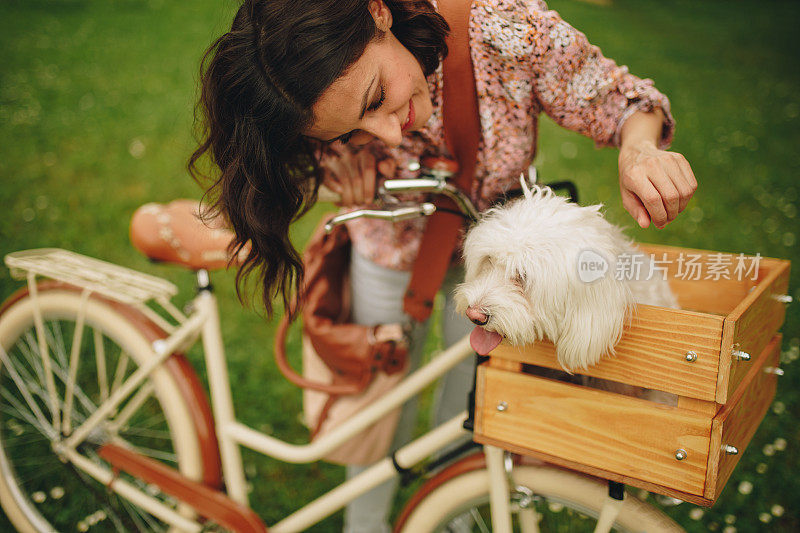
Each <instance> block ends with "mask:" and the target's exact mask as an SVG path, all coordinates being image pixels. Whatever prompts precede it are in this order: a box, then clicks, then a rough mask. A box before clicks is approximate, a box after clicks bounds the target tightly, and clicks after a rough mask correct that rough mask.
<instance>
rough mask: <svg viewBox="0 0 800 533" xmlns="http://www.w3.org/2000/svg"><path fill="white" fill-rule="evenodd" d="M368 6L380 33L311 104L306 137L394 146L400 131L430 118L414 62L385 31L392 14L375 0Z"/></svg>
mask: <svg viewBox="0 0 800 533" xmlns="http://www.w3.org/2000/svg"><path fill="white" fill-rule="evenodd" d="M369 6H370V12H372V15H373V18H375V23H376V25H377V27H378V29H379V30H383V31H384V33H383V34H382V35H379V36H378V37H376V38H375V39H373V40H372V41H371V42H370V43H369V44H367V47H366V48H365V50H364V53H363V54H362V55H361V57H360V58H359V59H358V60H357V61H356V62H355V63H353V65H352V66H351V67H350V68H349V69H348V70H347V71H346V72H345V73H344V74H343V75H342V76H341V77H339V78H338V79H337V80H336V81H334V82H333V83H332V84H331V86H330V87H328V88H327V89H326V90H325V92H323V93H322V96H321V97H320V98H319V100H317V102H316V103H315V104H314V107H313V108H312V110H313V113H314V122H313V124H312V125H311V126H310V127H309V128H308V129H307V130H306V132H305V134H306V135H308V136H309V137H313V138H315V139H321V140H324V141H332V140H336V139H339V140H348V142H349V144H352V145H362V144H366V143H368V142H370V141H372V140H373V139H379V140H381V141H383V142H384V143H385V144H386V145H387V146H397V145H399V144H400V141H401V140H402V137H403V134H404V133H406V132H408V131H413V130H416V129H419V128H420V127H422V126H423V125H424V124H425V123H426V122H427V121H428V118H430V116H431V112H432V110H433V106H432V104H431V99H430V94H429V91H428V83H427V81H426V80H425V76H424V75H423V74H422V68H421V67H420V64H419V62H418V61H417V60H416V58H415V57H414V56H413V55H412V54H411V52H409V51H408V49H407V48H406V47H405V46H403V44H402V43H401V42H400V41H398V40H397V39H396V38H395V36H394V35H393V34H392V32H391V31H389V28H390V27H391V12H390V11H389V9H388V8H387V7H386V5H385V4H384V3H383V2H380V1H373V2H370V4H369Z"/></svg>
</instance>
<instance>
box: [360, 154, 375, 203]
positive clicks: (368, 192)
mask: <svg viewBox="0 0 800 533" xmlns="http://www.w3.org/2000/svg"><path fill="white" fill-rule="evenodd" d="M375 167H376V165H375V158H374V157H372V156H370V157H367V158H364V163H363V168H362V170H361V172H360V176H361V187H362V194H363V198H362V201H363V203H365V204H369V203H372V201H373V200H374V199H375V177H376V175H377V169H376V168H375Z"/></svg>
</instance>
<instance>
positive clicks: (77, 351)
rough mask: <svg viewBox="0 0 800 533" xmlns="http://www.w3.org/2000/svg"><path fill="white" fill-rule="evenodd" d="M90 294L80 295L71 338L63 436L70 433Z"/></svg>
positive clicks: (86, 292)
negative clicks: (84, 323) (74, 391)
mask: <svg viewBox="0 0 800 533" xmlns="http://www.w3.org/2000/svg"><path fill="white" fill-rule="evenodd" d="M90 294H91V293H90V292H89V291H88V290H84V291H83V293H82V294H81V303H80V308H79V309H78V317H77V318H76V319H75V332H74V333H73V336H72V349H71V350H70V352H69V375H68V376H67V383H66V392H65V393H64V398H65V404H66V405H65V406H64V423H63V429H64V434H65V435H69V433H70V431H72V401H73V390H74V388H75V380H76V379H77V375H78V362H79V359H80V355H81V344H83V322H84V320H85V318H86V301H87V300H88V299H89V295H90Z"/></svg>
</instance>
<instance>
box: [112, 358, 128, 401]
mask: <svg viewBox="0 0 800 533" xmlns="http://www.w3.org/2000/svg"><path fill="white" fill-rule="evenodd" d="M128 359H129V358H128V354H126V353H125V352H120V354H119V361H117V370H116V372H114V383H113V384H112V385H111V392H112V393H114V392H116V391H117V389H119V387H120V385H122V380H123V379H125V373H126V372H127V371H128Z"/></svg>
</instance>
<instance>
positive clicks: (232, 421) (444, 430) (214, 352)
mask: <svg viewBox="0 0 800 533" xmlns="http://www.w3.org/2000/svg"><path fill="white" fill-rule="evenodd" d="M198 279H199V280H200V290H199V292H198V294H197V296H196V297H195V298H194V299H193V300H192V301H191V302H190V308H192V309H193V311H192V312H191V313H190V314H189V315H188V316H187V317H185V319H184V320H183V321H182V323H181V324H180V325H179V326H178V327H177V328H175V329H174V331H172V332H171V334H170V335H169V337H167V338H165V339H162V340H159V341H156V342H154V343H153V346H152V358H151V359H150V360H149V361H148V363H147V364H145V365H143V366H141V367H140V368H139V369H138V370H137V371H136V372H134V373H133V374H132V375H131V376H129V377H128V378H127V379H126V380H125V381H124V382H123V383H122V384H121V385H120V387H119V388H118V389H117V390H116V391H115V392H114V393H113V394H112V395H110V397H109V398H108V399H107V400H106V401H104V402H103V403H101V404H100V405H99V406H98V408H97V410H96V411H95V412H94V413H93V414H92V415H91V416H90V417H88V418H87V419H86V420H85V421H83V423H81V424H80V425H79V426H78V427H76V428H75V429H74V431H73V432H72V433H71V434H70V436H69V437H67V438H66V439H64V440H63V441H61V442H58V443H56V444H55V450H56V452H57V453H59V454H62V455H63V456H64V457H66V458H68V459H70V460H71V461H72V462H73V463H74V464H75V465H76V467H77V468H79V469H81V470H83V471H84V472H86V473H87V474H89V475H90V476H92V477H94V478H96V479H97V480H98V481H100V482H102V483H104V484H106V485H107V486H108V487H109V488H110V489H112V490H114V491H115V492H117V493H119V494H120V496H123V497H125V498H128V499H130V500H131V501H133V502H135V503H136V504H137V505H140V506H141V507H143V508H144V509H146V510H147V511H148V512H150V513H152V514H153V515H155V516H158V517H159V518H160V519H162V520H164V521H165V522H168V523H170V524H172V525H174V526H176V527H179V528H182V529H186V530H188V531H193V530H194V531H199V530H200V528H201V526H200V524H198V523H196V522H194V521H192V520H188V519H187V518H185V517H184V516H182V515H181V514H179V513H178V512H176V511H175V510H173V509H170V508H168V507H167V506H165V505H163V504H162V503H161V502H159V501H158V500H157V499H156V498H153V497H152V496H150V495H148V494H146V493H145V492H143V491H141V490H139V489H137V488H136V487H134V486H133V485H131V484H129V483H127V482H125V481H123V480H120V479H118V478H116V476H113V474H112V473H111V472H110V471H106V470H104V469H102V468H100V467H97V466H96V465H94V464H93V463H91V462H90V461H87V460H85V459H84V458H83V457H82V456H81V454H80V453H78V451H77V447H78V446H79V445H80V444H81V443H82V442H83V441H84V440H85V439H86V438H87V437H88V436H89V435H90V433H91V432H92V430H94V429H95V428H97V427H98V425H99V424H100V423H102V422H103V421H104V420H106V419H107V418H109V417H110V416H112V413H114V411H115V410H116V409H117V408H118V407H119V406H120V405H121V404H122V402H123V401H125V400H126V399H127V398H128V397H129V396H130V395H131V394H132V393H133V392H134V391H136V389H137V388H138V387H139V386H140V385H142V383H144V381H145V380H146V379H147V377H148V376H149V375H150V374H151V373H152V372H153V371H155V370H156V369H157V368H158V367H159V365H161V364H162V363H163V362H164V360H166V359H167V358H168V357H169V356H170V355H171V354H172V353H174V352H175V351H177V350H181V349H186V348H188V347H189V346H191V345H192V344H194V343H195V342H196V341H197V339H198V338H199V339H200V340H201V342H202V345H203V349H204V352H205V364H206V366H207V370H208V375H209V388H210V398H211V405H212V410H213V414H214V419H215V424H216V435H217V440H218V443H219V449H220V455H221V459H222V469H223V474H224V479H225V485H226V489H227V493H228V495H229V496H230V497H231V498H232V499H233V500H235V501H236V502H238V503H241V504H243V505H248V498H247V490H246V481H245V475H244V468H243V465H242V459H241V452H240V448H239V447H240V446H246V447H248V448H250V449H253V450H255V451H257V452H259V453H262V454H264V455H267V456H270V457H273V458H276V459H278V460H281V461H284V462H290V463H310V462H313V461H317V460H319V459H321V458H322V457H324V456H325V455H326V454H328V453H330V452H331V451H333V450H335V449H336V448H337V447H338V446H340V445H341V444H342V443H344V442H345V441H347V440H348V439H350V438H352V437H354V436H355V435H357V434H358V433H359V432H361V431H362V430H364V429H366V428H367V427H369V426H370V425H372V424H373V423H375V422H376V421H378V420H379V419H381V418H382V417H383V416H385V415H386V414H387V413H389V412H391V411H392V410H394V409H396V408H397V407H400V406H401V405H402V404H403V403H404V402H405V401H406V400H408V399H409V398H411V397H413V396H415V395H416V394H418V393H419V392H420V391H421V390H422V389H424V388H425V387H427V386H428V385H430V384H431V383H432V382H434V381H435V380H436V379H438V378H439V377H441V376H442V375H444V374H445V373H446V372H447V371H449V370H450V369H451V368H453V367H454V366H456V365H457V364H458V363H459V362H461V361H462V360H464V359H465V358H467V357H471V356H473V351H472V348H471V347H470V346H469V341H468V338H466V337H465V338H464V339H462V340H460V341H459V342H457V343H456V344H455V345H453V346H451V347H450V348H449V349H447V350H445V351H444V352H442V353H441V354H439V355H438V356H437V357H436V358H435V359H433V360H432V361H430V362H429V363H427V364H426V365H424V366H423V367H422V368H420V369H418V370H417V371H415V372H413V373H412V374H410V375H408V376H406V378H405V379H404V380H403V381H402V382H401V383H400V384H398V386H397V387H395V388H394V389H393V390H392V391H390V392H389V393H388V394H386V395H385V396H384V397H383V398H381V399H380V400H378V401H376V402H375V403H374V404H372V405H371V406H369V407H368V408H366V409H364V410H363V411H362V412H360V413H359V414H357V415H356V416H354V417H352V418H351V419H350V420H348V421H347V422H345V423H343V424H342V425H341V426H339V427H337V428H335V429H334V430H332V431H330V432H329V433H326V434H325V435H323V436H321V437H319V438H317V439H315V440H314V441H313V442H311V443H309V444H304V445H294V444H289V443H287V442H284V441H282V440H280V439H277V438H274V437H272V436H270V435H267V434H265V433H262V432H259V431H257V430H255V429H252V428H250V427H248V426H247V425H245V424H243V423H241V422H239V421H237V419H236V416H235V413H234V409H233V397H232V391H231V387H230V381H229V379H228V368H227V361H226V358H225V351H224V345H223V341H222V333H221V327H220V320H219V312H218V307H217V300H216V296H215V295H214V294H213V292H212V291H211V290H210V285H209V284H208V274H207V273H205V272H203V271H201V272H200V273H198ZM28 282H29V286H31V287H33V289H32V290H33V291H35V278H34V276H29V277H28ZM87 292H90V290H89V289H87V290H86V291H85V292H84V294H87ZM33 294H35V292H33ZM45 357H49V356H48V355H45ZM465 419H466V412H464V413H462V414H461V415H459V416H456V417H454V418H453V419H451V420H450V421H448V422H446V423H444V424H442V425H441V426H439V427H437V428H435V429H433V430H431V431H429V432H428V433H426V434H425V435H423V436H421V437H419V438H417V439H416V440H414V441H412V442H410V443H409V444H407V445H405V446H403V447H402V448H400V449H399V450H398V451H397V452H396V453H395V455H394V457H395V460H396V461H397V463H398V464H399V465H401V466H402V467H404V468H410V467H412V466H414V465H415V464H417V463H419V462H420V461H422V460H423V459H425V458H427V457H430V456H431V455H433V454H435V453H436V452H437V451H440V450H442V449H443V448H445V447H446V446H447V445H449V444H451V443H453V442H455V441H457V440H459V439H461V438H464V437H465V436H468V435H469V433H468V432H467V431H466V430H465V429H463V427H462V426H463V421H464V420H465ZM486 460H487V466H488V469H489V471H490V474H491V477H492V484H491V485H492V494H493V497H492V520H493V522H494V523H495V526H494V530H495V531H497V532H503V531H508V532H510V531H511V529H510V510H509V503H508V497H507V495H508V492H509V486H508V478H507V475H506V472H505V470H504V465H503V451H502V450H501V449H499V448H492V449H487V451H486ZM397 475H399V472H398V471H397V470H396V468H395V466H394V464H393V462H392V460H391V458H385V459H383V460H382V461H379V462H377V463H376V464H374V465H373V466H371V467H370V468H368V469H367V470H366V471H364V472H362V473H361V474H360V475H358V476H356V477H354V478H352V479H350V480H348V481H346V482H345V483H343V484H341V485H339V486H338V487H336V488H334V489H333V490H331V491H329V492H327V493H326V494H324V495H322V496H321V497H319V498H317V499H316V500H314V501H312V502H310V503H309V504H307V505H305V506H304V507H302V508H301V509H299V510H297V511H296V512H294V513H293V514H291V515H290V516H288V517H286V518H284V519H283V520H281V521H280V522H278V523H277V524H275V525H273V526H271V527H270V531H276V532H279V533H280V532H284V533H288V532H294V531H302V530H304V529H306V528H308V527H310V526H311V525H313V524H315V523H317V522H318V521H320V520H322V519H323V518H325V517H327V516H329V515H330V514H332V513H334V512H335V511H337V510H338V509H341V508H342V507H344V506H345V505H346V504H347V503H349V502H350V501H352V500H353V499H355V498H356V497H358V496H359V495H361V494H363V493H365V492H367V491H369V490H371V489H372V488H374V487H376V486H378V485H379V484H381V483H383V482H384V481H386V480H388V479H391V478H393V477H395V476H397Z"/></svg>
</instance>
